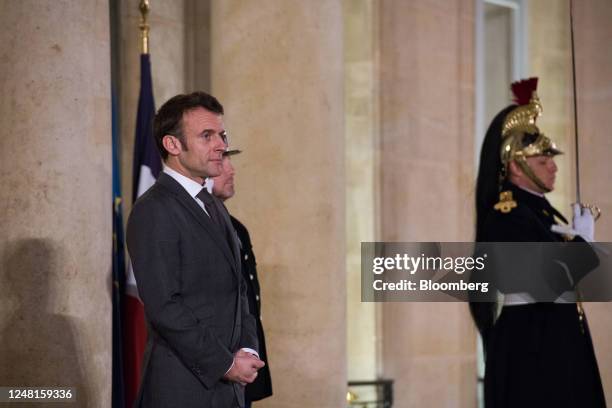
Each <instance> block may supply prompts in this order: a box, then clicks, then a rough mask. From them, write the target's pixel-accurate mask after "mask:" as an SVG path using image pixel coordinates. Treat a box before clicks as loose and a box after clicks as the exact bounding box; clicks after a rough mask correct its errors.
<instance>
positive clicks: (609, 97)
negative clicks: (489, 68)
mask: <svg viewBox="0 0 612 408" xmlns="http://www.w3.org/2000/svg"><path fill="white" fill-rule="evenodd" d="M574 5H575V11H574V23H575V27H574V30H575V33H574V35H575V39H576V71H577V86H578V126H579V130H578V131H579V137H580V161H581V163H580V177H581V186H582V201H584V202H587V203H594V204H597V205H598V206H599V207H600V208H601V210H602V212H603V215H602V217H601V218H600V220H599V221H597V223H596V228H595V239H596V240H598V241H602V242H610V241H612V189H611V188H610V180H612V164H610V156H611V155H612V138H611V137H610V129H611V128H612V116H610V110H611V108H612V49H610V43H611V42H612V26H610V23H609V22H610V20H611V19H612V4H611V3H610V2H609V1H606V0H592V1H588V2H576V1H575V2H574ZM586 309H587V317H588V319H589V326H590V328H591V333H592V335H593V343H594V345H595V353H596V354H597V358H598V362H599V370H600V372H601V377H602V381H603V384H604V392H605V394H606V400H607V404H608V405H612V344H611V343H610V340H609V339H610V334H611V333H612V323H611V321H610V316H611V315H612V304H610V303H588V304H586Z"/></svg>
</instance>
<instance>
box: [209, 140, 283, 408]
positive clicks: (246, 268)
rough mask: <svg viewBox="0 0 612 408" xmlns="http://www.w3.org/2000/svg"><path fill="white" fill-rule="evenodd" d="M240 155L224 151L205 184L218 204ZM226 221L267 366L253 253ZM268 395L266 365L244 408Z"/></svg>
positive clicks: (230, 189)
mask: <svg viewBox="0 0 612 408" xmlns="http://www.w3.org/2000/svg"><path fill="white" fill-rule="evenodd" d="M241 152H242V151H241V150H237V149H233V150H226V151H225V152H224V153H223V169H222V171H221V175H219V176H218V177H215V178H214V179H211V180H212V181H209V182H208V183H209V184H208V186H207V187H208V188H209V189H210V190H211V191H212V193H213V194H214V195H215V196H216V197H218V198H219V199H221V200H222V201H225V200H228V199H230V198H232V197H233V196H234V193H235V191H234V167H233V165H232V163H231V161H230V157H231V156H234V155H236V154H239V153H241ZM230 219H231V221H232V225H233V226H234V229H235V230H236V234H237V235H238V239H239V241H240V262H241V270H242V276H243V278H244V280H245V282H246V287H247V299H248V301H249V311H250V312H251V314H252V315H253V316H254V317H255V323H256V329H257V340H258V344H259V357H260V358H261V359H262V360H263V361H265V362H266V363H267V362H268V353H267V350H266V339H265V336H264V329H263V325H262V323H261V293H260V289H259V280H258V278H257V262H256V260H255V253H254V252H253V245H252V244H251V237H250V235H249V231H248V230H247V228H246V227H245V226H244V225H243V224H242V223H241V222H240V221H238V219H236V218H235V217H234V216H233V215H231V214H230ZM271 395H272V378H271V376H270V367H269V364H266V365H265V366H264V367H262V368H261V369H260V370H259V371H258V372H257V378H256V379H255V381H253V382H252V383H251V384H248V385H247V386H246V389H245V408H250V407H251V403H252V402H253V401H259V400H262V399H264V398H267V397H269V396H271Z"/></svg>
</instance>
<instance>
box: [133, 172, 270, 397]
mask: <svg viewBox="0 0 612 408" xmlns="http://www.w3.org/2000/svg"><path fill="white" fill-rule="evenodd" d="M215 203H216V205H217V206H218V209H219V212H220V213H221V214H222V216H223V218H224V222H225V223H226V225H227V226H228V228H226V229H225V231H222V230H221V228H219V226H218V225H217V224H215V223H213V222H212V221H211V219H210V218H209V217H208V216H207V215H206V213H204V211H203V210H202V209H201V208H200V207H199V206H198V204H197V203H196V202H195V200H194V199H193V198H192V197H191V196H190V195H189V194H188V193H187V191H186V190H185V189H184V188H183V187H182V186H181V185H180V184H179V183H178V182H177V181H175V180H174V179H173V178H172V177H170V176H168V175H167V174H165V173H162V174H161V175H160V176H159V178H158V180H157V182H156V183H155V185H153V186H152V187H151V188H150V189H149V190H148V191H147V192H146V193H145V194H143V196H142V197H141V198H139V199H138V200H137V201H136V203H135V204H134V208H133V209H132V212H131V214H130V218H129V221H128V226H127V245H128V250H129V253H130V257H131V261H132V265H133V268H134V275H135V277H136V282H137V284H138V291H139V294H140V298H141V299H142V301H143V303H144V307H145V315H146V319H147V324H148V329H149V332H148V339H147V348H146V351H145V356H144V363H143V374H142V379H141V385H140V390H139V393H138V398H137V401H136V406H138V407H160V408H162V407H183V408H184V407H187V408H188V407H211V408H212V407H214V408H222V407H238V406H239V407H242V406H243V405H244V389H243V387H242V386H240V385H238V384H235V383H229V382H226V381H224V380H223V379H222V378H223V375H224V374H225V373H226V371H227V370H228V369H229V368H230V366H231V364H232V361H233V354H234V353H235V352H236V351H237V350H239V349H240V348H242V347H250V348H253V349H255V350H257V349H258V348H257V347H258V346H257V334H256V329H255V320H254V318H253V316H251V314H250V313H249V310H248V302H247V299H246V286H245V282H244V280H243V278H242V275H241V272H240V259H239V254H240V251H239V246H238V240H237V238H236V233H235V231H234V229H233V228H232V227H231V222H230V219H229V214H228V213H227V210H226V209H225V207H224V206H223V204H222V203H221V202H220V201H219V200H216V202H215Z"/></svg>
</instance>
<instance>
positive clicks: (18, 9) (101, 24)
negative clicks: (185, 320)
mask: <svg viewBox="0 0 612 408" xmlns="http://www.w3.org/2000/svg"><path fill="white" fill-rule="evenodd" d="M0 8H1V10H2V11H1V12H0V26H2V27H3V29H2V32H1V33H0V72H2V74H1V75H0V89H1V90H2V95H3V97H2V99H1V102H0V118H1V119H2V123H3V129H4V130H3V132H2V139H1V140H2V142H1V143H2V145H1V146H2V148H1V149H0V179H1V180H2V186H3V188H2V189H1V191H0V203H2V204H1V205H2V211H0V231H2V238H1V241H0V262H1V263H0V265H1V267H0V268H1V269H0V344H2V347H1V348H0V384H2V385H15V386H61V387H76V389H77V400H78V403H77V405H78V406H91V407H108V406H110V403H111V296H110V287H111V279H110V274H111V247H112V236H111V235H112V231H111V228H112V223H111V209H112V192H111V109H110V108H111V101H110V89H111V87H110V60H109V58H110V36H109V20H108V15H109V6H108V2H107V1H91V0H90V1H79V2H74V1H34V0H23V1H2V2H1V5H0Z"/></svg>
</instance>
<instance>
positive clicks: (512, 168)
mask: <svg viewBox="0 0 612 408" xmlns="http://www.w3.org/2000/svg"><path fill="white" fill-rule="evenodd" d="M508 172H509V173H510V174H509V176H512V177H517V178H520V177H522V176H523V170H521V168H520V167H519V165H518V164H516V162H515V161H514V160H511V161H510V163H509V166H508Z"/></svg>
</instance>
